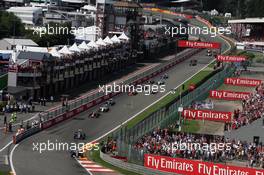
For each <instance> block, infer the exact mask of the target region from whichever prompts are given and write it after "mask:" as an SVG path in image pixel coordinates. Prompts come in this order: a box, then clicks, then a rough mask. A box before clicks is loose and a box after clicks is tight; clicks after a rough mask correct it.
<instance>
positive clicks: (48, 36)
mask: <svg viewBox="0 0 264 175" xmlns="http://www.w3.org/2000/svg"><path fill="white" fill-rule="evenodd" d="M48 27H49V28H50V29H49V28H48ZM43 28H44V27H43ZM52 28H53V29H54V31H55V30H56V28H57V30H58V32H57V33H56V32H54V34H52V32H53V31H52ZM59 28H67V30H63V29H61V30H60V32H59ZM45 30H46V32H44V31H43V32H42V34H40V33H37V32H34V30H28V31H27V34H26V38H30V39H32V40H33V41H35V42H36V43H37V44H38V45H39V46H41V47H50V46H54V45H65V44H72V42H73V40H74V35H73V34H71V24H70V23H65V24H55V23H50V24H49V26H47V27H45ZM48 30H50V33H48ZM63 31H65V32H63ZM66 31H68V32H66ZM44 33H45V34H44Z"/></svg>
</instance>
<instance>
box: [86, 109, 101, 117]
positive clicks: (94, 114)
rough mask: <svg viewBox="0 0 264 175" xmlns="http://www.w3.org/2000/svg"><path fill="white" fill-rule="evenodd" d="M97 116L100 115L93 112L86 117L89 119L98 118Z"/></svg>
mask: <svg viewBox="0 0 264 175" xmlns="http://www.w3.org/2000/svg"><path fill="white" fill-rule="evenodd" d="M99 116H100V113H99V112H98V111H94V112H92V113H91V114H89V116H88V117H90V118H99Z"/></svg>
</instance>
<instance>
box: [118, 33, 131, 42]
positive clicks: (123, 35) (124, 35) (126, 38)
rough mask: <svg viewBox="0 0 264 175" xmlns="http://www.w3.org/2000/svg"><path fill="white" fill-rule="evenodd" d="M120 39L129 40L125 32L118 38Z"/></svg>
mask: <svg viewBox="0 0 264 175" xmlns="http://www.w3.org/2000/svg"><path fill="white" fill-rule="evenodd" d="M118 39H120V40H126V41H127V40H129V38H128V37H127V36H126V34H125V33H124V32H123V33H122V34H121V35H120V36H119V37H118Z"/></svg>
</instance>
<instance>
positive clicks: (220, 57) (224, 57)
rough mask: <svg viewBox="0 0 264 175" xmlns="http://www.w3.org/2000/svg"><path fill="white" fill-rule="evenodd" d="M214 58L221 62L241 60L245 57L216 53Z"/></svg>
mask: <svg viewBox="0 0 264 175" xmlns="http://www.w3.org/2000/svg"><path fill="white" fill-rule="evenodd" d="M216 59H217V61H221V62H242V61H245V60H246V59H247V58H246V57H244V56H228V55H217V57H216Z"/></svg>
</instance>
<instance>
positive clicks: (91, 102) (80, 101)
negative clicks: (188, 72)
mask: <svg viewBox="0 0 264 175" xmlns="http://www.w3.org/2000/svg"><path fill="white" fill-rule="evenodd" d="M200 51H201V49H194V50H190V49H186V50H184V51H183V52H181V53H179V54H177V55H176V56H175V58H172V59H171V60H169V61H167V62H166V63H164V64H160V65H158V66H155V67H153V68H151V69H149V70H147V71H145V72H142V73H140V74H137V75H135V76H132V77H130V78H128V79H126V80H124V81H123V82H121V83H119V85H121V86H122V85H131V84H134V85H136V84H141V83H143V82H145V81H147V80H149V79H151V78H153V77H155V76H157V75H160V74H161V73H163V72H164V71H167V70H168V69H170V68H172V67H174V66H175V65H177V64H179V63H180V62H182V61H184V60H187V59H188V58H190V57H191V56H193V55H195V54H197V53H199V52H200ZM119 94H121V93H120V92H119V93H110V94H108V95H106V94H105V93H104V92H100V91H99V90H96V91H94V92H93V93H89V94H86V95H83V96H81V97H79V98H77V99H75V100H72V101H69V103H68V105H66V106H59V107H56V108H54V109H52V110H49V111H45V112H42V113H40V114H39V122H40V128H41V129H40V130H43V129H46V128H49V127H51V126H53V125H55V124H58V123H61V122H62V121H65V120H67V119H69V118H71V117H73V116H76V115H78V114H79V113H81V112H83V111H86V110H88V109H90V108H92V107H93V106H95V105H98V104H100V103H103V102H105V101H106V100H108V99H110V98H112V97H114V96H117V95H119ZM28 132H29V133H31V132H30V131H28ZM32 133H33V134H34V132H32ZM26 137H28V135H26V134H25V133H21V134H18V135H15V136H14V139H13V142H14V143H18V142H19V141H21V140H22V139H17V138H26Z"/></svg>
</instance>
